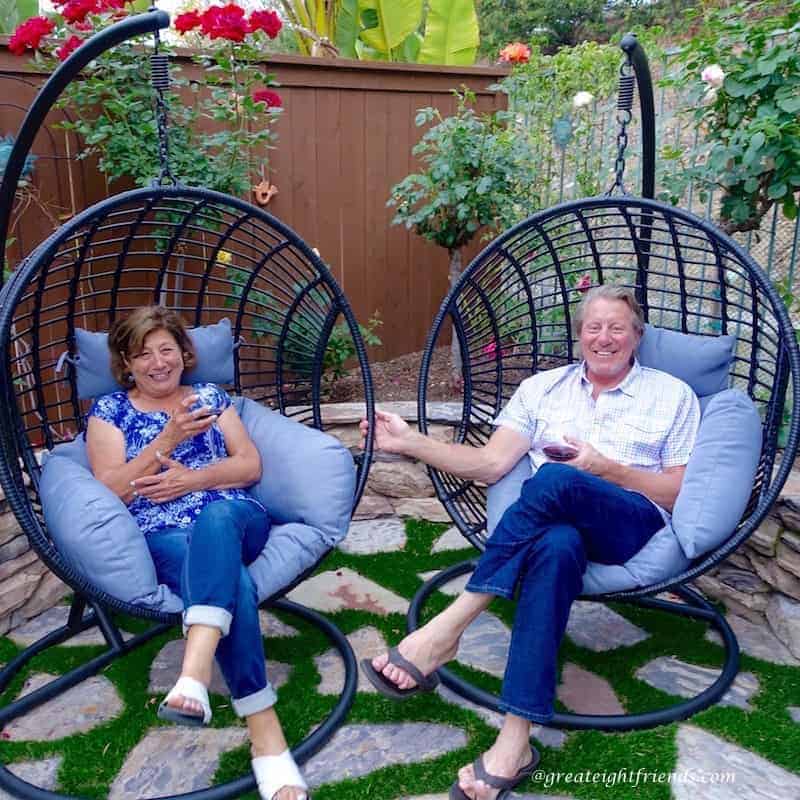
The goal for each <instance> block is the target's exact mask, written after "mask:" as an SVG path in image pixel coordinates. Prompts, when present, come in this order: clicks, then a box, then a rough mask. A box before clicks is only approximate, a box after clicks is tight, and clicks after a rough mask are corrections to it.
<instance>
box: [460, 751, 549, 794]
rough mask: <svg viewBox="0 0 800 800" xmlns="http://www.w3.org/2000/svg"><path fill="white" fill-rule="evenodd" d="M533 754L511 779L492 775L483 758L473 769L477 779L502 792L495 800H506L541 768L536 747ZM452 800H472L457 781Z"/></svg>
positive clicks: (478, 759)
mask: <svg viewBox="0 0 800 800" xmlns="http://www.w3.org/2000/svg"><path fill="white" fill-rule="evenodd" d="M531 752H532V754H533V757H532V758H531V760H530V761H529V762H528V763H527V764H526V765H525V766H524V767H523V768H522V769H521V770H520V771H519V772H517V774H516V775H514V776H512V777H511V778H501V777H499V776H497V775H490V774H489V773H488V772H487V771H486V767H485V766H484V765H483V756H482V755H481V756H478V757H477V758H476V759H475V761H474V762H473V764H472V768H473V769H474V770H475V777H476V778H477V779H478V780H479V781H483V782H484V783H485V784H486V785H487V786H491V787H492V789H499V790H500V794H498V795H497V797H496V798H495V800H504V798H506V797H508V796H509V795H510V794H511V790H512V789H516V788H517V786H519V785H520V784H521V783H524V782H525V781H526V780H527V779H528V778H530V776H531V775H533V773H534V771H535V770H536V767H538V766H539V760H540V759H541V756H540V755H539V751H538V750H537V749H536V748H535V747H532V748H531ZM450 800H471V798H469V797H467V795H465V794H464V792H463V791H462V789H461V787H460V786H459V785H458V781H456V782H455V783H454V784H453V785H452V786H451V787H450Z"/></svg>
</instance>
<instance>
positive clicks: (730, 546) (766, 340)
mask: <svg viewBox="0 0 800 800" xmlns="http://www.w3.org/2000/svg"><path fill="white" fill-rule="evenodd" d="M622 49H623V50H624V51H625V54H626V57H625V61H624V63H623V65H622V68H621V71H620V90H619V99H618V121H619V123H620V135H619V139H618V148H619V149H618V155H617V162H616V181H615V183H614V186H613V187H612V188H611V190H609V192H608V193H607V194H606V195H604V196H600V197H593V198H588V199H583V200H577V201H573V202H565V203H562V204H560V205H557V206H555V207H554V208H550V209H546V210H544V211H540V212H537V213H536V214H534V215H533V216H531V217H529V218H528V219H526V220H525V221H524V222H522V223H520V224H519V225H517V226H516V227H514V228H513V229H511V230H509V231H507V232H506V233H505V234H503V235H501V236H500V237H499V238H497V239H496V240H494V241H493V242H492V243H491V244H489V245H488V246H487V247H486V248H485V249H484V250H483V251H482V252H481V253H480V254H479V255H478V256H477V257H476V258H475V259H474V260H473V261H472V263H471V264H470V265H469V266H468V267H467V268H466V269H465V270H464V273H463V274H462V276H461V278H460V279H459V281H458V283H457V284H456V285H455V286H454V287H453V288H452V290H451V291H450V293H449V294H448V295H447V297H446V298H445V300H444V301H443V303H442V305H441V307H440V309H439V312H438V314H437V316H436V318H435V320H434V323H433V327H432V330H431V332H430V334H429V337H428V342H427V347H426V350H425V352H424V356H423V361H422V368H421V373H420V378H419V387H418V404H419V408H418V412H419V420H420V429H421V430H422V431H423V432H426V431H427V427H428V420H427V418H426V408H427V406H426V399H427V393H428V375H429V370H430V367H431V359H432V356H433V353H434V350H435V348H436V347H439V346H441V345H443V344H445V343H446V341H447V339H446V338H445V337H447V336H449V333H450V331H451V330H452V335H453V336H454V337H455V338H456V340H457V342H458V347H459V351H460V354H461V360H462V377H463V384H464V390H463V406H462V409H461V419H460V423H459V425H458V428H457V432H456V437H455V441H458V442H463V443H467V444H471V445H476V446H480V445H483V444H485V443H486V442H487V441H488V438H489V436H490V435H491V433H492V432H493V427H492V425H491V422H492V420H493V419H494V418H495V417H496V416H497V415H498V414H499V412H500V410H501V409H502V408H503V406H504V405H505V404H506V403H507V402H508V400H509V398H510V397H511V395H512V394H513V392H514V391H515V390H516V388H517V387H518V385H519V383H520V382H521V381H522V380H523V379H524V378H526V377H528V376H529V375H531V374H533V373H535V372H537V371H540V370H542V369H547V368H549V367H556V366H561V365H564V364H567V363H572V362H573V361H575V360H577V356H576V352H575V348H574V345H575V341H574V340H573V332H572V326H571V315H572V313H573V312H574V309H575V307H576V306H577V304H578V303H579V301H580V299H581V293H580V292H579V291H577V290H576V286H577V285H578V283H579V279H580V278H581V277H583V276H585V275H588V276H589V277H590V279H591V284H592V285H597V284H601V283H605V282H613V283H616V284H620V285H626V286H629V287H632V288H633V289H634V290H635V292H636V295H637V299H638V300H639V302H640V304H641V306H642V308H643V310H644V312H645V316H646V319H647V321H648V322H649V323H650V324H652V325H654V326H657V327H660V328H666V329H671V330H673V331H677V332H680V333H684V334H686V333H694V334H701V335H706V336H717V335H718V334H733V335H735V336H736V348H735V354H734V358H733V362H732V366H731V368H730V375H729V385H730V386H731V388H738V389H741V390H742V391H743V392H746V394H747V395H748V396H749V398H750V399H751V400H752V401H753V403H754V404H755V406H756V407H757V409H758V411H759V413H760V417H761V420H762V439H761V440H762V448H761V453H760V459H759V462H758V467H757V470H756V475H755V479H754V482H753V484H752V488H751V492H750V497H749V502H748V504H747V508H746V510H745V512H744V514H743V516H742V518H741V520H740V521H739V523H738V525H736V526H735V529H733V530H731V531H730V534H729V535H728V536H727V538H726V539H725V541H724V542H722V544H720V545H718V546H717V547H715V548H713V549H712V550H711V551H710V552H706V553H705V554H703V555H701V556H699V557H697V558H695V559H694V560H693V561H691V562H690V563H689V566H688V567H687V568H686V569H685V570H683V571H681V572H680V574H676V575H674V576H670V577H669V578H668V579H665V580H661V581H658V582H652V584H651V585H638V586H633V587H631V588H630V589H627V590H624V591H622V590H620V591H612V592H604V593H597V594H585V595H584V596H583V599H586V600H593V601H598V602H607V601H620V602H625V603H631V604H635V605H637V606H640V607H645V608H651V609H659V610H662V611H665V612H669V613H673V614H678V615H680V616H683V617H690V618H693V619H697V620H701V621H703V622H706V623H707V624H710V625H713V626H714V627H715V628H716V629H717V630H718V631H719V633H720V634H721V636H722V641H723V646H724V649H725V662H724V665H723V668H722V670H721V673H720V675H719V676H718V677H717V679H716V680H715V681H714V683H713V684H712V685H711V686H709V687H708V688H707V689H705V690H704V691H702V692H701V693H700V694H698V695H697V696H695V697H692V698H690V699H688V700H686V701H682V702H678V703H676V704H674V705H672V706H669V707H666V708H662V709H658V710H654V711H647V712H643V713H633V714H626V715H593V714H573V713H559V712H557V713H556V714H555V716H554V718H553V720H552V722H550V723H548V724H550V725H552V726H554V727H560V728H568V729H569V728H571V729H599V730H607V731H622V730H631V729H638V728H648V727H653V726H657V725H661V724H664V723H668V722H672V721H675V720H678V719H685V718H687V717H689V716H691V715H692V714H694V713H697V712H698V711H701V710H703V709H704V708H707V707H709V706H710V705H712V704H713V703H715V702H716V701H717V700H719V698H720V697H722V695H723V694H724V693H725V691H726V690H727V689H728V687H729V686H730V684H731V683H732V681H733V679H734V678H735V676H736V674H737V671H738V664H739V648H738V643H737V641H736V637H735V636H734V634H733V632H732V630H731V628H730V626H729V625H728V623H727V622H726V620H725V618H724V617H723V616H722V615H721V614H720V613H719V612H718V611H717V609H716V608H714V607H713V606H712V605H711V604H710V603H708V602H707V601H706V600H705V599H704V598H703V597H702V596H701V595H700V594H698V593H697V592H696V591H695V590H693V589H692V588H690V587H689V586H688V585H687V583H688V582H689V581H692V580H693V579H695V578H697V577H698V576H700V575H703V573H705V572H707V571H708V570H710V569H711V568H712V567H715V566H716V565H718V564H720V562H722V561H723V560H724V559H725V558H726V557H727V556H728V555H730V554H731V553H732V552H733V551H734V550H735V549H736V548H737V547H738V546H739V545H741V544H742V542H743V541H744V540H745V539H746V538H747V537H748V536H749V535H750V534H751V533H752V532H753V531H754V530H756V528H757V527H758V526H759V524H760V523H761V522H762V521H763V520H764V519H765V517H766V515H767V513H768V512H769V509H770V507H771V506H772V504H773V503H774V502H775V501H776V500H777V498H778V496H779V493H780V490H781V487H782V486H783V484H784V482H785V481H786V479H787V476H788V475H789V472H790V470H791V467H792V464H793V462H794V459H795V456H796V453H797V448H798V442H799V441H800V353H799V352H798V345H797V340H796V338H795V332H794V329H793V326H792V322H791V320H790V318H789V315H788V313H787V311H786V308H785V307H784V305H783V302H782V301H781V299H780V297H779V296H778V294H777V292H776V291H775V289H774V287H773V286H772V284H771V281H770V280H769V278H768V277H767V276H766V274H765V273H764V272H763V271H762V270H761V268H760V267H759V266H758V265H757V264H756V263H755V262H754V260H753V259H752V258H751V257H750V256H749V254H748V253H746V252H745V251H744V250H743V249H742V248H741V247H740V246H739V245H738V244H737V243H736V242H735V241H733V240H732V239H731V238H730V237H728V236H727V235H725V234H723V233H722V232H721V231H719V230H718V229H717V228H715V227H714V226H713V225H712V224H710V223H708V222H707V221H704V220H702V219H699V218H698V217H696V216H694V215H693V214H691V213H688V212H686V211H683V210H680V209H678V208H674V207H672V206H668V205H665V204H663V203H660V202H657V201H655V200H653V199H652V198H653V196H654V183H655V180H654V176H655V114H654V102H653V92H652V83H651V79H650V74H649V69H648V65H647V59H646V57H645V55H644V53H643V51H642V48H641V47H640V45H639V44H638V42H637V41H636V38H635V37H634V36H632V35H628V36H626V37H625V38H624V40H623V42H622ZM637 83H638V89H639V92H638V93H639V103H640V110H641V115H642V130H641V137H642V151H643V157H642V188H643V195H644V197H632V196H630V195H628V194H627V193H626V192H625V190H624V188H623V177H624V167H625V160H624V157H625V145H626V144H627V125H628V124H629V122H630V120H631V110H632V108H633V96H634V90H635V88H636V84H637ZM789 387H790V388H791V397H790V401H791V408H792V409H793V411H792V414H791V419H790V421H789V423H788V435H787V439H786V446H785V449H784V451H783V454H782V458H781V461H780V464H779V466H777V467H776V466H775V464H776V455H777V440H778V433H779V428H780V427H781V424H782V423H784V424H785V421H784V418H783V415H784V408H785V402H786V399H787V388H789ZM429 473H430V476H431V479H432V481H433V484H434V486H435V489H436V492H437V494H438V497H439V499H440V500H441V501H442V503H443V504H444V506H445V507H446V508H447V511H448V513H449V514H450V516H451V517H452V518H453V520H454V522H455V523H456V525H457V526H458V528H459V530H460V532H461V533H462V534H463V535H464V537H465V538H466V539H467V540H468V541H469V542H470V543H471V544H472V545H474V546H475V547H476V548H477V549H478V550H483V547H484V543H485V541H486V538H487V487H486V486H484V485H480V484H478V483H476V482H475V481H472V480H463V479H461V478H458V477H456V476H454V475H451V474H448V473H445V472H442V471H440V470H437V469H429ZM475 563H476V562H475V561H468V562H465V563H462V564H457V565H455V566H454V567H451V568H449V569H446V570H444V571H442V572H440V573H439V574H438V575H436V576H434V577H433V578H431V579H430V580H429V581H428V582H427V583H426V584H425V585H424V586H423V587H422V588H421V589H420V590H419V592H418V593H417V595H416V597H415V598H414V600H413V601H412V604H411V607H410V610H409V615H408V628H409V630H415V629H416V628H417V627H418V626H419V621H420V616H421V614H422V610H423V608H424V605H425V603H426V601H427V599H428V598H429V597H430V595H431V594H432V593H433V592H434V591H436V590H437V589H438V588H439V587H441V586H443V585H445V584H446V583H448V582H449V581H451V580H452V579H454V578H456V577H457V576H459V575H464V574H466V573H469V572H472V570H473V569H474V567H475ZM662 592H672V593H673V594H675V595H678V596H679V597H680V599H681V602H675V601H673V600H671V599H665V598H662V597H658V598H656V597H653V595H657V594H659V593H662ZM531 656H532V657H535V654H531ZM438 674H439V676H440V678H441V680H442V682H443V683H444V684H445V685H446V686H448V687H449V688H450V689H452V690H453V691H455V692H456V693H458V694H459V695H461V696H462V697H464V698H466V699H467V700H470V701H472V702H476V703H479V704H481V705H483V706H486V707H488V708H492V709H494V710H499V707H498V700H497V698H496V697H495V696H494V695H492V694H491V693H489V692H487V691H484V690H483V689H479V688H477V687H476V686H474V685H473V684H471V683H469V682H468V681H466V680H464V679H462V678H461V677H460V676H459V675H457V674H456V673H455V672H453V671H452V670H449V669H446V668H442V669H440V670H439V671H438Z"/></svg>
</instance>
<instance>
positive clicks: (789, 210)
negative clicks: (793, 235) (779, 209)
mask: <svg viewBox="0 0 800 800" xmlns="http://www.w3.org/2000/svg"><path fill="white" fill-rule="evenodd" d="M783 216H784V217H786V219H797V203H796V202H795V199H794V195H791V194H790V195H789V196H788V197H787V198H786V199H785V200H784V201H783Z"/></svg>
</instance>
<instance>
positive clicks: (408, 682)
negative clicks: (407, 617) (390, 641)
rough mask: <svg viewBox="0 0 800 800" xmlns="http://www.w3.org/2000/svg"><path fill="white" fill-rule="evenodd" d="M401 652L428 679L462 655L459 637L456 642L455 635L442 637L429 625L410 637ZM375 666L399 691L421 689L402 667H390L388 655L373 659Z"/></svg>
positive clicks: (442, 635) (450, 633)
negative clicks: (455, 657) (458, 653)
mask: <svg viewBox="0 0 800 800" xmlns="http://www.w3.org/2000/svg"><path fill="white" fill-rule="evenodd" d="M397 649H398V650H399V651H400V655H401V656H403V658H405V659H406V660H407V661H410V662H411V663H412V664H413V665H414V666H415V667H416V668H417V669H418V670H419V671H420V672H421V673H422V674H423V675H425V676H428V675H430V674H431V673H433V672H435V671H436V670H437V669H438V668H439V667H441V666H442V664H446V663H447V662H448V661H450V660H451V659H452V658H453V657H454V656H455V654H456V653H457V652H458V637H456V638H453V634H452V632H447V633H444V634H442V633H440V632H439V631H438V630H437V629H436V627H435V626H433V627H432V626H431V624H430V623H428V625H425V626H423V627H422V628H420V629H419V630H416V631H414V632H413V633H410V634H409V635H408V636H406V638H405V639H403V641H402V642H400V644H399V645H398V648H397ZM372 666H373V667H374V669H375V671H376V672H380V673H382V674H383V675H384V677H386V678H388V679H389V680H390V681H391V682H392V683H393V684H395V686H396V687H397V688H398V689H413V688H414V687H415V686H416V685H417V682H416V681H415V680H414V678H412V677H411V675H409V674H408V673H407V672H406V671H405V670H404V669H403V668H402V667H398V666H397V665H396V664H391V663H389V654H388V653H382V654H381V655H379V656H376V657H375V658H373V659H372Z"/></svg>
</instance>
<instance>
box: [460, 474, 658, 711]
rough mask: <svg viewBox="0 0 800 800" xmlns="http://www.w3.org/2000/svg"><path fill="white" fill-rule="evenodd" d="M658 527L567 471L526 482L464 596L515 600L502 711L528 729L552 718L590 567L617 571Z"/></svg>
mask: <svg viewBox="0 0 800 800" xmlns="http://www.w3.org/2000/svg"><path fill="white" fill-rule="evenodd" d="M663 527H664V521H663V519H662V517H661V513H660V512H659V510H658V508H656V506H655V505H654V504H653V503H652V502H650V500H648V499H647V498H646V497H645V496H644V495H641V494H637V493H636V492H629V491H627V490H626V489H622V488H620V487H618V486H615V485H614V484H612V483H609V482H608V481H605V480H603V479H601V478H597V477H595V476H594V475H590V474H589V473H587V472H583V471H582V470H579V469H576V468H575V467H570V466H569V465H568V464H544V465H543V466H541V467H540V468H539V469H538V471H537V472H536V474H535V475H534V476H533V477H532V478H530V479H529V480H527V481H525V483H524V484H523V486H522V493H521V495H520V498H519V500H517V501H516V502H515V503H514V504H513V505H511V506H510V507H509V508H508V509H507V510H506V512H505V514H504V515H503V517H502V518H501V520H500V522H499V523H498V525H497V527H496V528H495V530H494V532H493V533H492V535H491V536H490V537H489V539H488V541H487V542H486V550H485V552H484V553H483V555H482V556H481V558H480V560H479V561H478V566H477V568H476V569H475V572H474V573H473V574H472V577H471V579H470V581H469V583H468V584H467V587H466V588H467V591H469V592H482V593H486V594H494V595H498V596H499V597H505V598H511V597H512V595H513V594H514V589H515V588H516V586H517V584H519V599H518V601H517V612H516V616H515V619H514V628H513V630H512V632H511V648H510V650H509V653H508V662H507V664H506V671H505V675H504V678H503V690H502V692H501V695H500V700H501V702H500V708H501V709H502V710H503V711H506V712H509V713H511V714H516V715H517V716H520V717H524V718H525V719H529V720H532V721H533V722H548V721H549V720H550V719H552V717H553V700H554V696H555V687H556V663H557V662H556V656H557V653H558V646H559V644H560V643H561V638H562V636H563V635H564V630H565V628H566V626H567V620H568V619H569V610H570V607H571V606H572V602H573V600H575V598H576V597H577V596H578V595H579V594H580V591H581V586H582V583H583V573H584V571H585V569H586V562H587V561H595V562H598V563H601V564H624V563H625V562H626V561H627V560H628V559H629V558H630V557H631V556H633V555H634V554H635V553H636V552H638V551H639V550H640V549H641V548H642V546H643V545H644V544H645V543H646V542H647V541H648V539H650V537H651V536H652V535H653V534H654V533H655V532H656V531H658V530H660V529H661V528H663Z"/></svg>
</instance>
